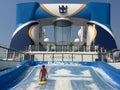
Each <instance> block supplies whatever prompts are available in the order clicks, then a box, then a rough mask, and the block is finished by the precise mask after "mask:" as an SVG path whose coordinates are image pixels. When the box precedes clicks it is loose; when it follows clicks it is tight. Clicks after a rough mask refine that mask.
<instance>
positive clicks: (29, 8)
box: [16, 2, 40, 25]
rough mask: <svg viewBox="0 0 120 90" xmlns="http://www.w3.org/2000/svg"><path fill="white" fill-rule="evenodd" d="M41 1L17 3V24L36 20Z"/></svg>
mask: <svg viewBox="0 0 120 90" xmlns="http://www.w3.org/2000/svg"><path fill="white" fill-rule="evenodd" d="M39 6H40V5H39V3H37V2H30V3H20V4H17V5H16V25H18V24H21V23H25V22H28V21H31V20H34V18H35V17H34V16H35V12H36V9H37V8H38V7H39Z"/></svg>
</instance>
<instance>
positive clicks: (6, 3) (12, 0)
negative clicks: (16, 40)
mask: <svg viewBox="0 0 120 90" xmlns="http://www.w3.org/2000/svg"><path fill="white" fill-rule="evenodd" d="M93 1H94V2H107V1H108V2H109V3H110V4H111V27H112V31H113V34H114V36H115V40H116V43H117V46H118V49H120V28H119V27H120V10H119V9H120V0H0V44H1V45H5V46H7V47H9V44H10V40H11V37H12V34H13V32H14V31H15V23H16V4H17V3H24V2H39V3H66V2H68V3H87V2H93Z"/></svg>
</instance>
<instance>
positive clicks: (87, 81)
mask: <svg viewBox="0 0 120 90" xmlns="http://www.w3.org/2000/svg"><path fill="white" fill-rule="evenodd" d="M40 67H41V66H35V67H33V68H32V69H31V71H30V72H29V73H28V75H27V76H26V77H25V78H24V79H23V80H22V81H21V82H20V83H19V84H17V85H16V86H15V87H13V88H12V89H11V90H115V89H114V88H113V87H111V86H110V85H108V84H107V83H106V81H104V80H103V79H101V78H100V77H99V76H98V75H97V72H95V69H93V68H92V67H89V66H82V65H46V68H47V70H48V74H49V75H48V81H47V84H45V85H38V81H39V70H40Z"/></svg>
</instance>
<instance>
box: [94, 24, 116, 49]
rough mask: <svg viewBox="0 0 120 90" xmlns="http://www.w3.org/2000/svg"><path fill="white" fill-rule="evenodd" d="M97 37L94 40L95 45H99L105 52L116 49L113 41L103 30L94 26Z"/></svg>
mask: <svg viewBox="0 0 120 90" xmlns="http://www.w3.org/2000/svg"><path fill="white" fill-rule="evenodd" d="M96 30H97V36H96V38H95V45H99V46H100V47H104V48H105V49H106V50H112V49H116V48H117V46H116V42H115V39H114V38H113V37H112V36H111V35H110V33H108V32H107V31H106V30H104V29H103V28H102V27H100V26H98V25H96Z"/></svg>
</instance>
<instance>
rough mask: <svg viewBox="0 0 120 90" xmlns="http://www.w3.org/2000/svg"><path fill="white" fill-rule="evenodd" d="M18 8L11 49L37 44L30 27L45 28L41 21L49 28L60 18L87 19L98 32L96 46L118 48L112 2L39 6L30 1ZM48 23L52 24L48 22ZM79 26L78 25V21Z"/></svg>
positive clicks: (20, 4)
mask: <svg viewBox="0 0 120 90" xmlns="http://www.w3.org/2000/svg"><path fill="white" fill-rule="evenodd" d="M16 7H17V10H16V11H17V12H16V30H15V32H14V33H13V36H12V40H11V43H10V48H14V49H17V50H25V49H26V47H28V46H29V45H34V41H33V39H32V38H31V36H30V35H29V30H30V28H31V26H33V25H36V24H41V26H44V25H45V24H43V25H42V23H41V22H40V20H42V21H43V23H46V25H48V23H49V24H52V22H51V20H54V19H55V18H60V17H64V18H65V17H69V18H73V19H74V18H75V20H77V19H84V20H86V21H87V22H90V23H93V24H95V25H96V30H97V36H96V38H95V45H99V46H100V47H104V48H105V49H107V50H112V49H116V48H117V46H116V43H115V38H114V35H113V33H112V29H111V25H110V4H109V3H101V2H89V3H87V4H72V3H68V4H67V3H66V4H39V3H37V2H30V3H19V4H17V5H16ZM50 7H51V8H50ZM71 7H72V8H71ZM60 10H61V11H60ZM64 10H65V11H64ZM66 13H67V14H66ZM45 20H46V21H45ZM47 20H48V21H49V22H47ZM87 22H85V23H87ZM77 24H79V21H78V22H77ZM41 50H45V49H44V48H42V45H41Z"/></svg>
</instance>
